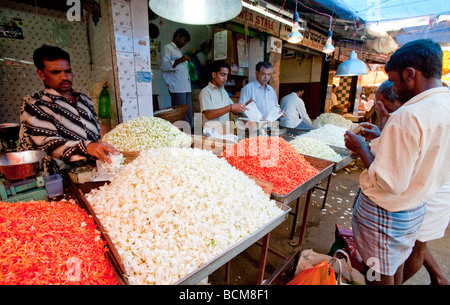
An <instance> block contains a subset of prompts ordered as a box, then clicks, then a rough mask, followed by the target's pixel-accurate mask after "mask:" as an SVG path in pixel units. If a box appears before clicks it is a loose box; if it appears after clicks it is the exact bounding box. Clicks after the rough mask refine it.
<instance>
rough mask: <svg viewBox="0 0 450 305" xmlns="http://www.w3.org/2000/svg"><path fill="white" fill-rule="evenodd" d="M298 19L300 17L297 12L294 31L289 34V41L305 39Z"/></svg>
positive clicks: (295, 41)
mask: <svg viewBox="0 0 450 305" xmlns="http://www.w3.org/2000/svg"><path fill="white" fill-rule="evenodd" d="M298 19H299V16H298V13H297V12H295V14H294V24H293V25H292V32H291V33H290V34H289V36H288V39H287V41H288V42H290V43H299V42H300V41H302V40H303V35H302V33H300V31H299V28H300V26H299V25H298Z"/></svg>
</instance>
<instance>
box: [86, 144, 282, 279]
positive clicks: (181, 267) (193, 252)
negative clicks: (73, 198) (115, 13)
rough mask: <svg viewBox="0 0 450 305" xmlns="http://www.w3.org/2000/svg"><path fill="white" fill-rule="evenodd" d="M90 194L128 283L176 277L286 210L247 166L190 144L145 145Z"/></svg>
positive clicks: (227, 247) (209, 258) (191, 269)
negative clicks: (146, 147) (243, 167)
mask: <svg viewBox="0 0 450 305" xmlns="http://www.w3.org/2000/svg"><path fill="white" fill-rule="evenodd" d="M86 198H87V200H88V201H89V203H90V204H91V206H92V208H93V209H94V212H95V214H96V216H97V217H98V218H99V220H100V221H101V223H102V225H103V227H104V228H105V230H106V231H107V232H108V235H109V236H110V238H111V240H112V242H113V243H114V245H115V247H116V249H117V251H118V253H119V255H120V257H121V260H122V262H123V264H124V267H125V269H126V273H127V277H128V281H129V283H130V284H173V283H175V282H176V281H178V280H180V279H181V278H183V277H185V276H186V275H188V274H189V273H191V272H192V271H194V270H196V269H198V268H199V267H200V266H202V265H203V264H205V263H207V262H208V261H210V260H211V259H213V258H215V257H216V256H218V255H219V254H221V253H223V252H224V251H225V250H227V249H229V248H230V247H232V246H234V245H235V244H236V243H238V242H239V241H240V240H242V239H244V238H246V237H247V236H249V235H250V234H252V233H253V232H255V231H257V230H258V229H260V228H261V227H263V226H264V225H265V224H267V223H269V222H270V221H271V220H272V219H274V218H275V217H276V216H278V215H280V213H281V212H282V211H281V209H279V208H278V207H277V205H276V202H275V201H273V200H270V199H269V198H268V196H267V195H266V194H265V193H264V191H263V190H262V188H261V187H259V186H258V185H256V183H255V182H254V181H253V180H252V179H250V178H248V177H247V176H246V175H245V174H244V173H242V172H239V171H237V170H236V169H235V168H233V167H232V166H231V165H229V164H228V163H227V162H226V161H225V160H224V159H221V158H218V157H217V156H215V155H214V154H213V153H212V152H210V151H206V150H200V149H191V148H159V149H150V150H147V151H142V152H141V153H140V155H139V156H138V157H137V158H136V159H135V160H134V161H132V162H131V163H129V164H127V165H125V166H124V167H123V168H122V170H121V171H120V173H119V174H117V175H116V176H114V178H113V179H112V181H111V183H110V184H109V185H105V186H102V187H100V188H99V189H95V190H92V191H91V192H90V193H89V194H87V195H86Z"/></svg>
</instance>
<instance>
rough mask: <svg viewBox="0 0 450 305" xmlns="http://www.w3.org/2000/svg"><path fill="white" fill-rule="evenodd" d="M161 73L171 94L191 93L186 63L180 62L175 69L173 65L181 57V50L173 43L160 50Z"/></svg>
mask: <svg viewBox="0 0 450 305" xmlns="http://www.w3.org/2000/svg"><path fill="white" fill-rule="evenodd" d="M160 56H161V71H162V76H163V78H164V80H165V81H166V83H167V85H168V86H169V91H170V92H172V93H184V92H191V80H190V79H189V71H188V68H187V63H186V62H182V63H180V64H178V65H177V66H176V67H175V68H174V67H173V63H174V62H175V60H177V59H178V58H180V57H182V56H183V54H182V53H181V49H180V48H179V47H177V45H176V44H174V43H173V42H171V43H168V44H166V45H165V46H164V47H163V48H162V50H161V55H160Z"/></svg>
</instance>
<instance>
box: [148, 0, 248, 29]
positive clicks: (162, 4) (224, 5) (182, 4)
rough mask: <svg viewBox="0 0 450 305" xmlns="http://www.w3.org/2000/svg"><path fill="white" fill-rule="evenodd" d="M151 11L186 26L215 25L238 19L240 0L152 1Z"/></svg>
mask: <svg viewBox="0 0 450 305" xmlns="http://www.w3.org/2000/svg"><path fill="white" fill-rule="evenodd" d="M149 6H150V9H151V10H152V11H153V12H154V13H155V14H157V15H158V16H161V17H163V18H165V19H168V20H172V21H174V22H178V23H185V24H215V23H220V22H225V21H228V20H230V19H233V18H234V17H236V16H237V15H238V14H239V13H240V12H241V10H242V3H241V1H240V0H227V1H223V0H150V1H149Z"/></svg>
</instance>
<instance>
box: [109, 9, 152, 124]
mask: <svg viewBox="0 0 450 305" xmlns="http://www.w3.org/2000/svg"><path fill="white" fill-rule="evenodd" d="M111 5H112V18H113V26H114V41H115V48H116V53H115V56H116V59H117V72H118V81H119V88H120V98H121V100H122V107H121V110H122V112H121V115H122V120H123V121H124V122H125V121H127V120H130V119H132V118H135V117H137V116H142V115H150V116H152V115H153V105H152V83H151V80H150V73H151V63H150V37H149V33H148V1H146V0H130V1H125V0H114V1H111Z"/></svg>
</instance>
